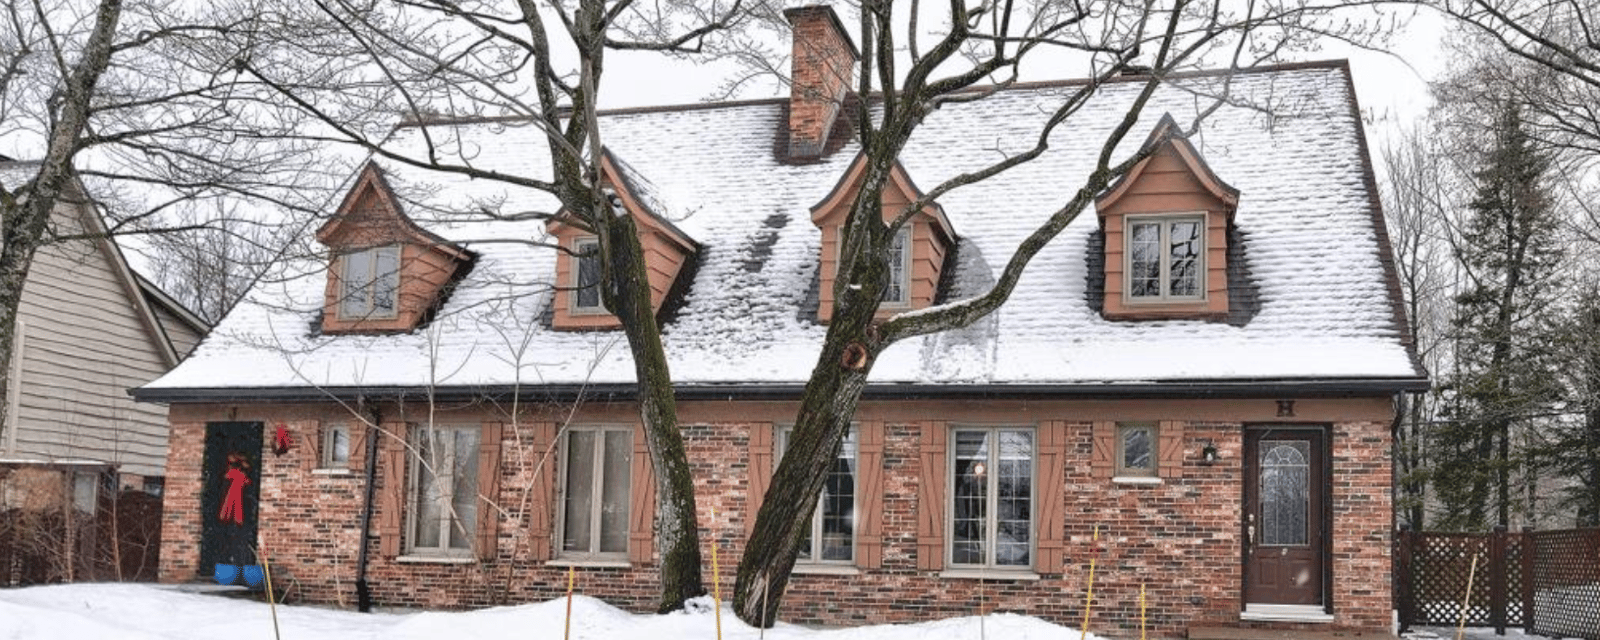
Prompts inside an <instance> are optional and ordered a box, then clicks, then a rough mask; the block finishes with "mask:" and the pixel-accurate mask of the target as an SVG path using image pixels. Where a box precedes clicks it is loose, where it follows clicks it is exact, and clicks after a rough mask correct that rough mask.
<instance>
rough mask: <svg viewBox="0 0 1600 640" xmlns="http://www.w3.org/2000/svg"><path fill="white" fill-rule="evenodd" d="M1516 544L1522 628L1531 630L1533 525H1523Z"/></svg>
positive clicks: (1526, 630)
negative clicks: (1520, 587) (1520, 584)
mask: <svg viewBox="0 0 1600 640" xmlns="http://www.w3.org/2000/svg"><path fill="white" fill-rule="evenodd" d="M1520 538H1521V539H1520V540H1518V542H1521V543H1522V544H1520V545H1518V547H1517V548H1518V550H1519V553H1518V554H1517V568H1518V571H1517V581H1518V582H1520V583H1522V594H1521V595H1522V630H1523V631H1524V632H1527V633H1532V632H1533V527H1529V526H1523V527H1522V533H1521V534H1520Z"/></svg>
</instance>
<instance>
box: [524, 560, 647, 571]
mask: <svg viewBox="0 0 1600 640" xmlns="http://www.w3.org/2000/svg"><path fill="white" fill-rule="evenodd" d="M544 566H547V567H574V568H577V569H631V568H633V563H632V562H628V561H627V560H574V559H571V558H566V559H563V558H557V559H555V560H546V561H545V563H544Z"/></svg>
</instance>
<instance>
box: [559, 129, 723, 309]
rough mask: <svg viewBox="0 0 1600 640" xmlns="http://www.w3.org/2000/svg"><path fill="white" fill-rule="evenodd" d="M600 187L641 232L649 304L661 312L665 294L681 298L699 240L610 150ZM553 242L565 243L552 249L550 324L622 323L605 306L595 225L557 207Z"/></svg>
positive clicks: (652, 188)
mask: <svg viewBox="0 0 1600 640" xmlns="http://www.w3.org/2000/svg"><path fill="white" fill-rule="evenodd" d="M600 177H601V187H602V189H603V190H604V191H605V192H606V194H607V196H608V199H609V200H610V205H611V209H612V213H614V214H615V215H619V216H628V217H630V218H632V219H633V222H634V225H635V227H636V228H637V229H638V233H639V248H640V249H641V250H642V252H643V254H644V256H643V257H644V261H645V272H646V274H647V278H648V282H646V284H648V285H649V286H650V307H651V309H653V310H654V311H655V312H657V313H660V312H661V310H662V309H663V308H666V307H667V304H666V302H667V299H668V297H676V296H681V295H682V291H683V288H684V287H687V286H688V281H689V278H686V277H683V276H684V274H686V273H691V270H690V267H691V266H692V264H693V262H694V259H695V255H696V254H697V253H699V251H700V245H699V243H696V242H695V241H694V239H693V238H690V237H689V235H688V234H687V233H685V232H684V231H683V230H682V229H679V228H678V227H677V225H675V224H673V223H672V222H671V220H669V219H668V218H667V217H665V216H664V213H665V212H667V211H669V209H668V208H667V204H666V203H665V202H664V201H663V200H662V199H661V197H660V194H659V192H658V190H657V189H656V187H655V185H654V184H652V183H651V182H650V181H649V180H646V179H645V178H644V176H642V175H639V172H638V171H636V170H634V169H633V168H632V167H631V166H629V165H628V164H627V163H625V162H623V161H622V160H621V159H619V158H617V157H616V156H615V155H613V154H612V153H611V151H610V150H602V151H601V155H600ZM545 232H546V233H548V234H550V236H551V238H552V243H553V244H557V245H559V246H561V247H564V248H565V250H564V251H555V252H553V253H555V254H556V255H555V259H556V270H555V278H554V279H553V280H552V281H551V283H552V284H553V285H555V288H556V289H557V293H556V295H555V296H553V297H552V298H551V301H550V302H551V305H550V306H551V307H552V309H551V311H552V313H551V317H550V327H551V328H552V329H557V330H562V331H608V330H612V329H618V328H621V327H622V323H621V321H619V320H617V318H616V316H614V315H611V312H610V311H608V310H606V306H605V299H604V297H603V296H601V295H600V292H601V290H600V279H601V275H600V274H601V272H602V267H603V266H604V265H603V264H602V263H601V258H600V240H599V238H596V237H595V232H594V229H592V228H590V227H589V225H587V224H584V223H583V222H582V221H581V220H579V219H576V218H574V217H573V216H572V214H570V213H569V212H567V211H561V212H560V213H558V214H556V216H555V217H554V218H551V219H550V220H549V221H548V222H546V223H545Z"/></svg>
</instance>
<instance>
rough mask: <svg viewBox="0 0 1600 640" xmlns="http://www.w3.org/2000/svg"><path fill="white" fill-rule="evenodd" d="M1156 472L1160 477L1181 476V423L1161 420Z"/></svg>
mask: <svg viewBox="0 0 1600 640" xmlns="http://www.w3.org/2000/svg"><path fill="white" fill-rule="evenodd" d="M1157 469H1158V471H1157V473H1158V474H1159V475H1160V476H1161V477H1162V478H1182V477H1183V423H1182V422H1179V421H1177V420H1162V421H1161V462H1160V463H1159V466H1158V467H1157Z"/></svg>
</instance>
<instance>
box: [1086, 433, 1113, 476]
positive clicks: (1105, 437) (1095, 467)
mask: <svg viewBox="0 0 1600 640" xmlns="http://www.w3.org/2000/svg"><path fill="white" fill-rule="evenodd" d="M1090 439H1091V440H1092V441H1093V446H1094V451H1093V452H1092V453H1091V454H1090V458H1089V470H1090V471H1091V472H1092V474H1093V475H1094V477H1095V478H1096V479H1100V480H1109V479H1111V476H1112V474H1115V473H1116V471H1117V461H1116V460H1117V458H1116V456H1117V423H1115V422H1096V423H1094V429H1093V432H1092V434H1091V438H1090Z"/></svg>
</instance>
